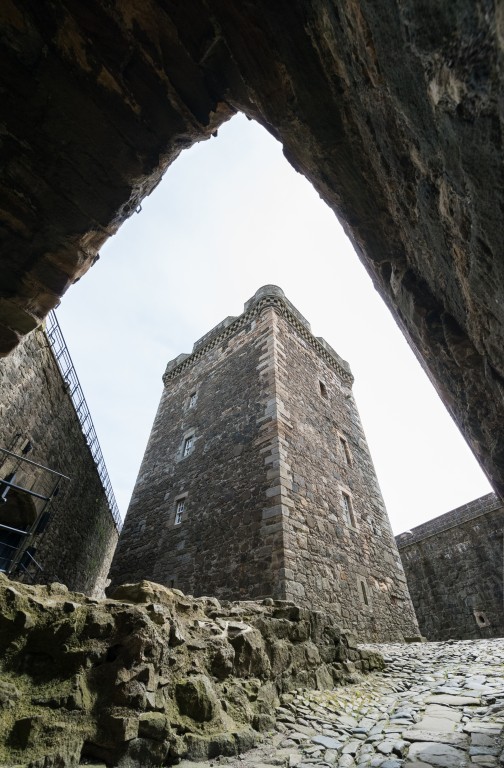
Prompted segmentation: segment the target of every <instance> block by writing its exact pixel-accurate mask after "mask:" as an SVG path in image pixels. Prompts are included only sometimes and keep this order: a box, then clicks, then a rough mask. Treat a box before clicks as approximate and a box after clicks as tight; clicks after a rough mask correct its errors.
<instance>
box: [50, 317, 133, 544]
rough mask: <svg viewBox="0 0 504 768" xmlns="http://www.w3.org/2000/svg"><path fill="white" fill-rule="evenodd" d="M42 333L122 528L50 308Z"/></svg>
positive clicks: (75, 380)
mask: <svg viewBox="0 0 504 768" xmlns="http://www.w3.org/2000/svg"><path fill="white" fill-rule="evenodd" d="M45 333H46V336H47V339H48V341H49V344H50V346H51V350H52V353H53V355H54V359H55V360H56V363H57V364H58V368H59V370H60V372H61V376H62V377H63V380H64V382H65V384H66V387H67V391H68V394H69V396H70V398H71V400H72V403H73V406H74V409H75V413H76V414H77V418H78V419H79V422H80V425H81V429H82V433H83V435H84V438H85V440H86V442H87V444H88V447H89V450H90V451H91V455H92V457H93V459H94V462H95V464H96V469H97V471H98V475H99V476H100V480H101V483H102V486H103V490H104V491H105V495H106V497H107V501H108V505H109V507H110V512H111V514H112V517H113V518H114V522H115V525H116V528H117V530H118V531H120V530H121V528H122V519H121V515H120V512H119V508H118V506H117V502H116V500H115V496H114V491H113V489H112V483H111V482H110V478H109V475H108V472H107V467H106V466H105V459H104V458H103V454H102V451H101V448H100V443H99V442H98V436H97V434H96V431H95V428H94V424H93V420H92V418H91V414H90V412H89V408H88V406H87V403H86V400H85V397H84V393H83V391H82V388H81V385H80V382H79V379H78V377H77V373H76V371H75V368H74V364H73V362H72V358H71V357H70V353H69V351H68V348H67V345H66V343H65V339H64V337H63V334H62V332H61V328H60V326H59V323H58V320H57V319H56V313H55V312H54V310H51V311H50V312H49V314H48V316H47V320H46V327H45Z"/></svg>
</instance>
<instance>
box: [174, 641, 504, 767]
mask: <svg viewBox="0 0 504 768" xmlns="http://www.w3.org/2000/svg"><path fill="white" fill-rule="evenodd" d="M364 648H367V649H368V650H372V651H373V652H376V651H379V652H380V653H382V654H383V656H384V658H385V661H386V664H387V666H386V669H385V670H384V671H383V672H382V673H375V674H373V675H369V676H367V677H366V678H363V679H361V680H360V681H359V682H357V683H356V684H353V685H350V686H346V687H345V688H341V689H338V690H333V691H309V692H301V691H299V692H296V693H294V692H292V693H290V694H287V695H284V696H283V697H282V704H281V706H280V707H279V708H278V709H277V725H276V731H277V733H275V734H274V735H273V736H272V737H271V739H270V741H269V742H268V743H267V744H265V745H264V746H263V747H262V749H261V750H260V751H257V750H254V751H253V752H251V753H248V754H247V755H245V756H244V760H245V763H246V766H245V768H247V767H248V766H257V767H259V766H260V768H267V766H268V765H277V766H278V765H283V766H288V768H318V767H320V768H354V767H357V768H400V766H403V765H404V766H405V768H469V766H470V767H471V768H476V766H481V768H497V766H502V765H504V752H503V748H504V743H503V739H502V729H503V726H504V640H501V639H497V640H479V641H473V640H471V641H460V642H453V641H449V642H444V643H424V644H420V643H414V644H411V645H408V644H393V645H373V646H364ZM232 762H234V761H232ZM240 764H241V765H242V766H244V762H243V761H241V763H240ZM236 765H238V762H236ZM182 768H187V767H186V766H183V767H182Z"/></svg>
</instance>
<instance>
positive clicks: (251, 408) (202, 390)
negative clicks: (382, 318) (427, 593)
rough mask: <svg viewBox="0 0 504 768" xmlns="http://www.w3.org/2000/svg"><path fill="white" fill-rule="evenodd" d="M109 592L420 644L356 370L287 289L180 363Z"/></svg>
mask: <svg viewBox="0 0 504 768" xmlns="http://www.w3.org/2000/svg"><path fill="white" fill-rule="evenodd" d="M164 382H165V388H164V391H163V395H162V398H161V403H160V406H159V409H158V413H157V415H156V419H155V422H154V426H153V428H152V432H151V436H150V439H149V443H148V446H147V449H146V452H145V456H144V459H143V462H142V466H141V468H140V472H139V475H138V479H137V482H136V485H135V490H134V492H133V496H132V500H131V504H130V507H129V510H128V513H127V516H126V520H125V524H124V528H123V532H122V534H121V537H120V541H119V545H118V548H117V551H116V554H115V557H114V561H113V565H112V569H111V578H112V581H113V583H114V584H118V583H121V582H123V581H131V580H138V579H142V578H147V579H150V580H152V581H157V582H159V583H162V584H165V585H166V586H176V587H177V588H180V589H181V590H182V591H184V592H186V593H190V594H194V595H202V594H212V595H215V596H217V597H218V598H224V599H243V598H250V599H257V598H264V597H268V596H271V597H274V598H280V599H288V600H292V601H294V602H296V603H297V604H299V605H303V606H307V607H313V608H316V609H318V610H323V611H326V612H331V613H333V614H334V615H335V616H336V619H337V621H338V622H339V623H340V624H341V626H342V627H344V628H346V629H347V630H351V631H353V632H354V633H355V634H356V636H357V637H359V639H361V640H364V639H366V640H369V641H377V640H402V639H403V638H404V637H408V636H414V635H417V634H418V626H417V623H416V619H415V616H414V612H413V608H412V605H411V601H410V597H409V593H408V589H407V585H406V578H405V576H404V572H403V568H402V564H401V561H400V558H399V555H398V552H397V547H396V544H395V540H394V537H393V535H392V532H391V529H390V525H389V521H388V518H387V513H386V510H385V506H384V503H383V499H382V496H381V492H380V488H379V486H378V482H377V479H376V475H375V471H374V467H373V463H372V460H371V457H370V454H369V449H368V447H367V443H366V438H365V435H364V432H363V429H362V425H361V423H360V418H359V414H358V411H357V407H356V405H355V401H354V399H353V395H352V389H351V387H352V382H353V377H352V374H351V371H350V368H349V366H348V363H346V362H345V361H344V360H342V359H341V358H340V357H339V356H338V355H337V353H336V352H334V350H332V349H331V347H330V346H329V345H328V344H327V342H325V341H324V340H323V339H318V338H315V337H314V336H313V335H312V333H311V330H310V326H309V323H308V322H307V321H306V320H305V318H303V317H302V315H301V314H300V313H299V312H298V310H297V309H296V308H295V307H293V305H292V304H291V303H290V302H289V301H288V299H286V298H285V296H284V294H283V291H282V290H281V289H280V288H278V287H277V286H270V285H268V286H264V287H263V288H260V289H259V290H258V291H257V292H256V294H255V295H254V296H253V297H252V299H250V300H249V301H248V302H247V303H246V304H245V311H244V313H243V314H242V315H240V316H239V317H238V318H229V317H228V318H226V319H225V320H224V321H223V322H222V323H220V324H219V325H218V326H216V327H215V328H214V329H212V330H211V331H210V332H209V333H208V334H206V335H205V336H204V337H203V338H202V339H200V340H199V341H198V342H196V344H195V345H194V348H193V352H192V354H191V355H179V357H177V358H176V359H175V360H174V361H171V362H170V363H169V364H168V366H167V369H166V373H165V376H164Z"/></svg>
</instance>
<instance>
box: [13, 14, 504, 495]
mask: <svg viewBox="0 0 504 768" xmlns="http://www.w3.org/2000/svg"><path fill="white" fill-rule="evenodd" d="M501 16H504V14H501V15H500V16H499V14H498V13H497V14H496V12H495V7H494V4H491V3H487V2H484V0H481V1H480V2H478V0H476V2H474V1H470V0H454V2H452V3H443V4H440V3H438V2H437V0H406V2H400V3H399V2H398V0H390V2H387V3H380V4H376V3H373V2H371V1H370V0H361V2H357V1H356V0H341V2H338V3H336V2H330V1H329V0H276V2H274V3H271V2H269V1H268V0H253V1H252V0H249V1H245V2H240V3H231V2H226V1H225V0H212V2H210V0H206V1H205V0H185V2H183V3H182V2H175V0H173V1H172V2H170V1H169V0H121V2H118V1H117V2H109V1H108V0H86V2H85V3H82V2H79V0H6V2H4V3H2V7H1V8H0V25H1V26H0V30H1V66H0V83H1V89H2V99H1V100H0V112H1V126H2V127H1V136H0V140H1V145H0V152H1V159H2V164H1V173H0V220H1V224H2V229H1V242H2V249H1V255H0V275H1V280H0V324H1V327H0V353H1V354H7V353H8V352H9V351H10V350H11V349H12V348H13V347H14V346H15V345H16V344H17V342H18V340H19V338H20V337H21V336H22V335H23V334H25V333H28V332H29V331H30V330H32V329H33V328H34V327H35V326H36V325H37V324H38V323H39V322H40V321H41V320H42V318H43V317H44V316H45V314H46V313H47V311H48V310H49V309H50V308H51V307H53V306H54V305H55V304H56V303H57V302H58V299H59V297H60V296H61V295H62V294H63V293H64V292H65V291H66V290H67V288H68V287H69V286H70V285H71V283H72V282H74V281H75V280H76V279H78V278H79V277H81V275H83V274H84V272H86V270H87V269H88V268H89V267H90V266H91V265H92V263H93V261H94V260H95V259H96V255H97V253H98V251H99V248H100V247H101V245H102V244H103V242H104V241H105V240H106V239H107V238H108V237H109V236H110V235H111V234H113V233H114V232H115V231H116V230H117V228H118V227H119V226H120V224H121V223H122V222H123V221H124V220H125V219H126V218H127V217H128V216H129V215H130V214H131V213H132V212H133V211H134V210H135V209H136V208H137V207H138V205H139V204H140V202H141V200H142V198H143V197H144V196H145V195H146V194H149V192H150V191H151V190H152V189H153V188H154V187H155V186H156V184H157V183H158V181H159V180H160V178H161V176H162V174H163V172H164V171H165V170H166V168H167V166H168V165H169V164H170V163H171V162H173V160H174V159H175V158H176V157H177V156H178V154H179V153H180V151H181V150H182V149H183V148H185V147H187V146H190V145H191V144H192V143H194V142H196V141H200V140H201V139H205V138H208V136H210V135H211V133H213V132H215V130H216V129H217V128H218V126H219V125H220V124H221V123H222V122H223V121H225V120H227V119H229V117H231V116H232V115H233V114H234V113H235V112H236V111H238V110H241V111H243V112H245V113H246V114H247V115H248V116H249V117H251V118H253V119H255V120H258V121H259V122H260V123H261V124H262V125H264V126H265V127H266V128H267V129H268V130H269V131H270V132H271V133H272V134H273V135H274V136H276V137H277V138H278V139H279V140H280V141H281V142H282V144H283V147H284V152H285V155H286V157H287V159H288V160H289V161H290V162H291V163H292V165H293V166H294V167H295V168H296V169H297V170H298V171H300V172H301V173H303V174H304V175H305V176H306V177H307V178H308V179H309V180H310V181H311V183H312V184H313V185H314V187H315V188H316V189H317V191H318V192H319V193H320V195H321V196H322V198H323V199H324V200H325V201H326V202H327V203H328V205H329V206H330V207H331V208H332V209H333V210H334V212H335V213H336V215H337V216H338V218H340V220H341V221H342V223H343V224H344V226H345V229H346V231H347V233H348V235H349V236H350V239H351V240H352V242H353V244H354V246H355V248H356V250H357V253H358V254H359V256H360V258H361V259H362V261H363V263H364V264H365V266H366V268H367V269H368V271H369V273H370V274H371V276H372V278H373V280H374V283H375V285H376V288H377V289H378V291H379V292H380V294H381V295H382V297H383V298H384V300H385V302H386V303H387V305H388V306H389V308H390V309H391V311H392V313H393V315H394V317H395V318H396V320H397V322H398V324H399V325H400V327H401V328H402V330H403V332H404V333H405V335H406V337H407V338H408V340H409V341H410V343H411V345H412V347H413V349H414V350H415V351H416V353H417V355H418V357H419V359H420V360H421V361H422V364H423V365H424V367H425V369H426V370H427V372H428V373H429V376H430V377H431V380H432V381H433V383H434V385H435V386H436V388H437V391H438V392H439V394H440V396H441V397H442V399H443V401H444V402H445V404H446V406H447V407H448V409H449V410H450V412H451V413H452V415H453V416H454V418H455V420H456V421H457V423H458V424H459V426H460V428H461V430H462V432H463V433H464V434H465V436H466V438H467V440H468V441H469V443H470V445H471V446H472V448H473V450H474V452H475V454H476V455H477V457H478V458H479V460H480V461H481V463H482V465H483V466H484V468H485V469H486V472H487V474H488V475H489V477H490V478H491V479H492V482H493V485H494V488H495V490H496V491H497V492H499V493H500V494H503V493H504V436H503V432H502V424H504V398H503V394H504V391H503V381H504V338H503V336H504V322H503V320H504V260H503V257H502V217H503V208H504V206H503V202H504V201H503V192H504V184H503V168H502V113H501V111H499V110H500V109H502V107H501V106H500V105H501V104H502V81H501V71H502V49H503V45H504V42H503V41H504V18H501ZM499 99H501V101H499ZM335 258H337V254H336V253H335ZM363 311H364V310H363ZM384 375H386V372H384Z"/></svg>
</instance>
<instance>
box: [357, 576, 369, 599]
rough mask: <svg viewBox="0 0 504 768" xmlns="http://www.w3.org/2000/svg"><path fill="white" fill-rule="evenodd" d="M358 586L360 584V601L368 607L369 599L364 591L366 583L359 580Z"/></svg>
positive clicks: (365, 590)
mask: <svg viewBox="0 0 504 768" xmlns="http://www.w3.org/2000/svg"><path fill="white" fill-rule="evenodd" d="M359 584H360V588H361V596H362V601H363V603H364V605H369V597H368V593H367V589H366V582H365V581H362V580H359Z"/></svg>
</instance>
